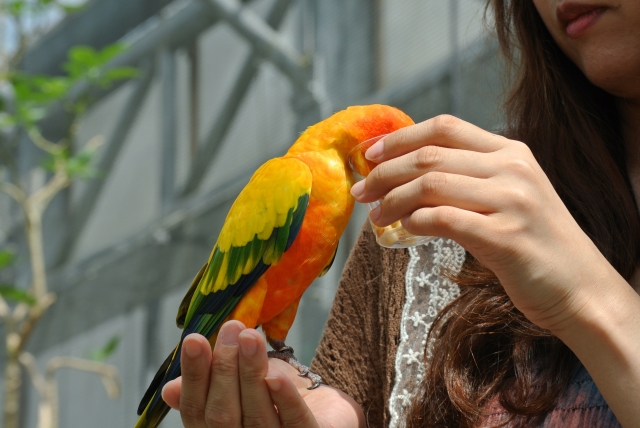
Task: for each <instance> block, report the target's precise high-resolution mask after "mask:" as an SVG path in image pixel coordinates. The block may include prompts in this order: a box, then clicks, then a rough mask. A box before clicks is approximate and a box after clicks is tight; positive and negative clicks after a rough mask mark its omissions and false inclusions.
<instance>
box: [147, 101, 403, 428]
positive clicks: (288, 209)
mask: <svg viewBox="0 0 640 428" xmlns="http://www.w3.org/2000/svg"><path fill="white" fill-rule="evenodd" d="M411 124H413V121H412V120H411V119H410V118H409V117H408V116H407V115H406V114H404V113H402V112H401V111H400V110H398V109H395V108H393V107H388V106H384V105H370V106H356V107H350V108H348V109H346V110H343V111H340V112H338V113H335V114H334V115H333V116H331V117H329V118H328V119H326V120H323V121H322V122H320V123H318V124H316V125H314V126H311V127H310V128H308V129H307V130H306V131H305V132H304V133H303V134H302V135H301V136H300V138H298V140H297V141H296V142H295V143H294V144H293V146H291V148H290V149H289V151H288V152H287V153H286V154H285V155H284V156H282V157H280V158H275V159H271V160H269V161H267V162H266V163H265V164H263V165H262V166H261V167H260V168H259V169H258V170H257V171H256V172H255V173H254V174H253V176H252V177H251V180H250V181H249V183H248V184H247V185H246V187H245V188H244V189H243V190H242V192H240V195H239V196H238V198H237V199H236V200H235V202H234V203H233V206H232V207H231V210H230V211H229V213H228V214H227V218H226V220H225V223H224V225H223V226H222V230H221V231H220V235H219V236H218V240H217V242H216V244H215V246H214V247H213V250H212V252H211V255H210V256H209V260H208V261H207V263H206V264H205V265H204V266H203V267H202V269H200V272H198V274H197V275H196V277H195V279H194V280H193V283H192V284H191V287H190V288H189V291H188V292H187V294H186V296H185V298H184V300H183V301H182V304H181V305H180V308H179V310H178V315H177V318H176V322H177V324H178V327H181V328H183V333H182V337H181V339H180V343H178V346H176V348H175V350H174V351H173V352H172V353H171V354H170V355H169V357H168V358H167V360H166V361H165V363H164V364H163V365H162V366H161V367H160V370H159V371H158V373H157V374H156V376H155V378H154V379H153V381H152V383H151V385H150V386H149V389H148V390H147V392H146V393H145V395H144V397H143V399H142V402H141V403H140V406H139V408H138V414H139V415H141V416H140V419H139V420H138V423H137V424H136V428H143V427H156V426H157V425H158V424H159V423H160V421H161V420H162V419H163V418H164V416H165V415H166V414H167V412H168V411H169V407H168V406H167V405H166V404H165V403H164V401H163V400H162V398H161V395H160V394H161V391H162V388H163V387H164V385H165V384H166V383H167V382H169V381H170V380H173V379H175V378H177V377H178V376H180V351H181V345H182V339H184V338H185V337H186V336H187V335H189V334H191V333H199V334H202V335H203V336H205V337H207V338H209V342H210V343H211V346H212V348H213V345H214V344H215V340H216V336H217V332H218V329H219V328H220V326H221V325H222V324H223V323H224V322H225V321H227V320H230V319H235V320H239V321H241V322H242V323H244V325H246V326H247V327H252V328H255V327H258V326H261V327H262V331H263V332H264V334H265V335H266V338H267V341H268V342H269V344H270V345H271V347H272V348H273V349H274V350H275V351H276V354H278V355H279V356H282V354H287V353H290V354H291V356H292V350H291V348H289V347H287V346H286V345H285V343H284V340H285V339H286V337H287V332H288V331H289V329H290V328H291V325H292V324H293V320H294V318H295V315H296V311H297V309H298V303H299V302H300V298H301V297H302V294H303V293H304V291H305V290H306V289H307V287H309V285H311V283H312V282H313V280H314V279H316V278H317V277H319V276H322V275H324V274H325V273H326V272H327V271H328V270H329V268H330V267H331V264H332V263H333V259H334V257H335V254H336V250H337V247H338V240H339V239H340V236H341V235H342V232H343V231H344V229H345V227H346V226H347V223H348V221H349V217H350V216H351V212H352V210H353V205H354V198H353V197H352V196H351V193H350V189H351V186H352V185H353V184H354V183H355V179H354V177H353V174H352V173H351V170H350V169H349V168H348V166H347V165H346V158H347V155H348V154H349V152H350V151H351V150H352V149H353V148H354V147H355V146H356V145H358V144H359V143H361V142H363V141H366V140H368V139H370V138H373V137H376V136H379V135H382V134H388V133H391V132H393V131H395V130H397V129H399V128H402V127H405V126H408V125H411ZM278 355H276V356H278ZM291 359H292V360H294V361H295V359H293V358H291ZM292 365H294V366H295V367H297V368H298V369H299V370H300V371H301V373H302V374H303V375H312V374H309V373H308V369H307V368H306V367H304V366H302V365H300V364H299V363H298V364H297V365H296V364H292ZM311 379H312V380H313V381H314V382H315V385H314V386H317V384H319V379H320V378H319V376H317V375H315V376H311Z"/></svg>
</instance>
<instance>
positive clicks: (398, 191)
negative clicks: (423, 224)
mask: <svg viewBox="0 0 640 428" xmlns="http://www.w3.org/2000/svg"><path fill="white" fill-rule="evenodd" d="M491 191H492V189H491V187H490V185H489V184H488V182H487V180H486V179H481V178H471V177H467V176H464V175H456V174H447V173H442V172H431V173H428V174H425V175H423V176H421V177H418V178H416V179H415V180H413V181H411V182H410V183H407V184H404V185H402V186H400V187H397V188H395V189H393V190H392V191H391V192H389V193H388V194H387V195H386V196H385V197H384V200H383V201H382V204H381V205H380V206H378V207H377V208H376V209H374V210H373V211H371V214H370V218H371V221H373V223H374V224H376V225H378V226H381V227H383V226H388V225H390V224H392V223H393V222H395V221H398V220H400V219H402V218H404V217H406V216H408V215H410V214H411V213H413V212H414V211H416V210H418V209H420V208H423V207H435V206H451V207H457V208H460V209H463V210H468V211H474V212H477V213H491V212H494V210H495V207H494V206H492V205H491V203H492V201H493V199H492V198H491V197H489V195H490V194H491Z"/></svg>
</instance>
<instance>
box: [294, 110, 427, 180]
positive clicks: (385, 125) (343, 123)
mask: <svg viewBox="0 0 640 428" xmlns="http://www.w3.org/2000/svg"><path fill="white" fill-rule="evenodd" d="M413 124H414V122H413V120H412V119H411V118H410V117H409V116H407V115H406V114H405V113H403V112H402V111H400V110H398V109H397V108H395V107H390V106H386V105H381V104H372V105H366V106H352V107H349V108H347V109H346V110H342V111H339V112H337V113H335V114H333V115H332V116H330V117H328V118H327V119H325V120H323V121H322V122H319V123H317V124H316V125H313V126H311V127H309V128H308V129H307V130H306V131H305V132H303V133H302V135H300V137H299V138H298V140H297V141H296V142H295V143H294V144H293V146H292V147H291V148H290V149H289V151H288V152H287V154H289V155H296V154H299V153H303V152H309V151H316V152H324V151H332V152H334V153H335V154H337V155H338V157H339V158H340V160H341V161H342V162H343V163H345V165H346V163H347V156H348V155H349V153H350V152H351V151H352V150H353V149H354V148H355V147H356V146H358V145H359V144H361V143H363V142H365V141H368V140H371V139H373V138H375V137H379V136H382V135H386V134H390V133H392V132H393V131H396V130H398V129H400V128H404V127H405V126H410V125H413ZM372 143H373V141H372ZM356 160H357V162H358V164H360V163H361V166H362V168H363V169H364V170H370V169H372V168H373V167H374V166H375V164H372V163H371V162H369V161H367V160H365V159H364V157H362V156H357V157H356ZM367 172H368V171H367ZM361 175H363V176H364V175H367V174H361Z"/></svg>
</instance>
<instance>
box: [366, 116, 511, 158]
mask: <svg viewBox="0 0 640 428" xmlns="http://www.w3.org/2000/svg"><path fill="white" fill-rule="evenodd" d="M506 141H507V140H506V139H505V138H503V137H500V136H498V135H495V134H492V133H490V132H488V131H485V130H483V129H481V128H478V127H477V126H475V125H472V124H470V123H468V122H465V121H463V120H461V119H458V118H456V117H454V116H448V115H441V116H437V117H434V118H433V119H429V120H425V121H424V122H420V123H418V124H416V125H412V126H408V127H406V128H402V129H399V130H397V131H395V132H393V133H392V134H389V135H387V136H386V137H384V138H383V139H381V140H380V141H378V142H376V143H375V144H374V145H373V146H371V147H370V148H369V150H367V153H366V157H367V159H369V160H372V161H374V162H377V163H380V162H383V161H386V160H389V159H392V158H396V157H398V156H402V155H404V154H407V153H410V152H412V151H414V150H417V149H419V148H421V147H424V146H427V145H434V146H440V147H449V148H454V149H462V150H471V151H474V152H480V153H490V152H494V151H496V150H499V149H500V148H501V147H503V146H504V144H505V143H506Z"/></svg>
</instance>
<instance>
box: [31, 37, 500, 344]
mask: <svg viewBox="0 0 640 428" xmlns="http://www.w3.org/2000/svg"><path fill="white" fill-rule="evenodd" d="M467 53H468V55H465V57H466V58H472V59H475V60H480V61H482V60H484V59H486V58H489V57H490V55H492V54H495V46H494V45H488V44H486V43H485V42H482V43H479V44H476V45H475V46H473V47H472V48H471V49H470V51H469V52H467ZM468 67H469V64H465V68H468ZM447 73H450V68H449V72H447V69H446V67H441V66H438V67H435V68H433V69H430V70H426V71H425V72H424V73H420V74H419V75H416V77H415V78H414V79H409V80H408V82H407V83H406V84H404V85H402V86H396V87H392V88H390V89H389V91H384V92H378V93H377V94H375V95H373V96H372V97H370V98H366V99H360V100H354V102H353V103H352V104H354V103H357V104H364V103H371V102H384V103H387V104H391V105H396V106H398V107H400V108H403V107H404V106H405V105H406V103H409V102H412V101H413V100H414V99H415V97H421V96H423V94H425V93H426V92H427V91H428V90H430V87H429V84H431V85H432V86H431V89H432V88H433V87H434V86H438V85H441V84H442V81H443V79H447ZM424 75H426V77H424ZM409 83H412V84H413V85H414V86H413V88H412V87H410V86H409ZM394 91H399V92H400V94H399V95H398V96H397V97H396V96H394V95H393V93H394ZM280 154H281V153H280V151H278V152H274V153H271V154H270V155H271V156H278V155H280ZM271 156H267V157H265V159H263V161H264V160H266V159H267V158H269V157H271ZM258 166H259V163H256V164H254V165H247V166H246V167H247V169H246V170H245V171H243V172H241V173H239V174H238V176H236V177H231V179H230V180H229V181H228V182H227V183H223V184H222V185H221V186H220V187H218V188H217V189H215V190H213V191H212V192H211V193H209V194H207V195H203V196H198V197H197V198H195V197H194V198H191V199H187V200H185V201H183V202H182V203H181V204H180V206H179V207H176V208H175V209H174V211H172V212H171V214H169V215H167V216H165V217H164V218H162V219H161V220H159V221H158V222H156V223H154V224H152V225H151V226H150V227H148V228H146V229H145V230H144V231H142V232H140V233H139V234H136V235H134V236H132V237H131V238H130V239H128V240H126V241H125V242H122V243H119V244H117V245H115V246H113V247H110V248H107V249H105V250H104V251H102V252H100V253H98V254H95V255H93V256H91V257H90V258H88V259H85V260H82V261H79V262H77V263H74V264H73V265H70V266H63V267H61V268H59V269H57V270H54V271H52V272H51V274H50V283H51V288H52V291H54V292H55V293H56V294H57V296H58V300H57V302H56V303H55V304H54V305H53V306H52V307H51V309H50V311H49V312H48V313H47V314H46V316H45V318H44V319H43V321H42V323H41V324H40V325H39V326H38V328H37V330H36V331H35V332H34V336H33V338H32V340H31V342H30V349H31V350H32V351H34V352H38V351H41V350H44V349H47V348H49V347H51V346H53V345H55V344H58V343H60V342H61V341H64V340H67V339H69V338H71V337H73V336H74V335H76V334H79V333H81V332H83V331H86V330H88V329H90V328H92V327H95V326H97V325H99V324H101V323H103V322H105V321H107V320H109V319H111V318H113V317H114V316H117V315H118V314H121V313H125V312H128V311H130V310H132V309H133V308H135V307H136V306H138V305H140V304H146V303H147V302H149V301H152V300H154V299H157V298H158V296H159V295H162V294H165V293H167V292H169V291H170V290H172V289H174V288H175V287H179V286H182V285H183V284H185V283H186V282H187V281H189V280H190V279H191V278H192V276H193V275H194V274H195V272H197V271H198V269H199V268H200V267H201V264H202V261H203V260H204V259H206V257H207V255H208V254H209V251H210V250H211V247H212V245H213V243H214V242H215V239H216V237H217V234H218V232H219V230H220V228H221V226H222V222H223V221H224V217H225V214H226V212H227V211H228V209H229V207H230V206H231V203H232V202H233V200H234V198H235V197H236V196H237V194H238V193H239V191H240V190H241V189H242V187H243V186H244V185H245V183H246V182H247V181H248V179H249V177H250V176H251V174H252V173H253V171H254V170H255V169H256V168H257V167H258ZM169 242H170V243H171V245H167V244H168V243H169ZM168 260H170V261H171V262H170V263H169V262H167V261H168Z"/></svg>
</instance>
